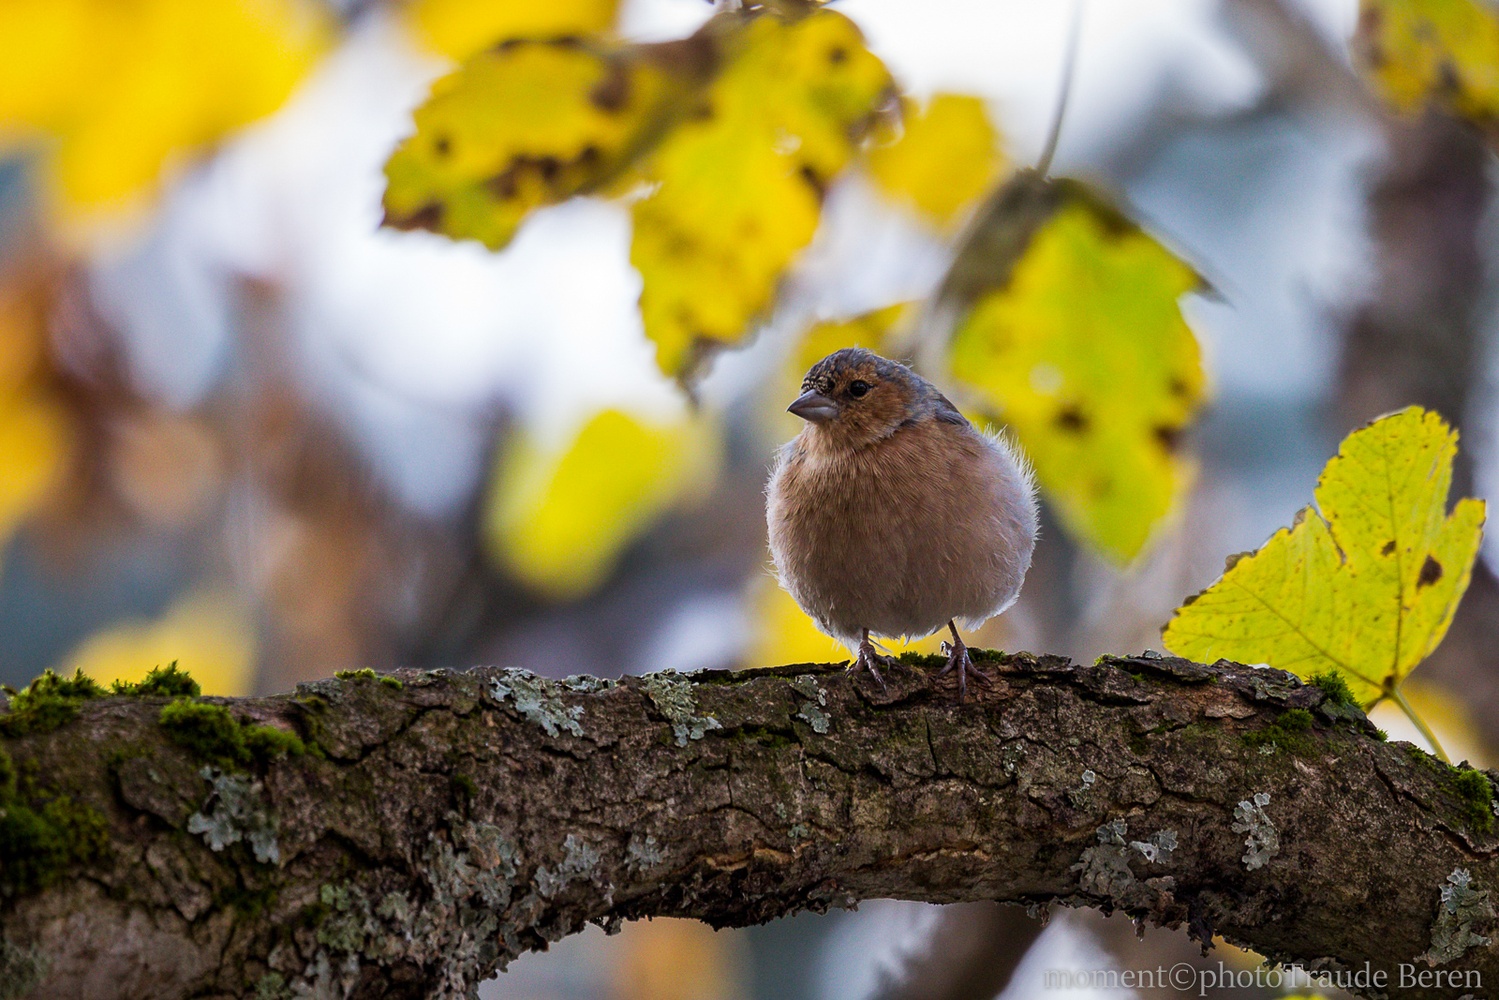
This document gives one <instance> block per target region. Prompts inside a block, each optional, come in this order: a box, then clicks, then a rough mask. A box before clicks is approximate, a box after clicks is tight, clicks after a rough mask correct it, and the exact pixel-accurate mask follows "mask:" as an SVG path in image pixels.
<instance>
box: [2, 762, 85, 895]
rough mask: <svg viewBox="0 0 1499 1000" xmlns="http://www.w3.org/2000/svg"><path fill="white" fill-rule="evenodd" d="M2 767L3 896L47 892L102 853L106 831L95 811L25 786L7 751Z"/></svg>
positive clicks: (70, 800)
mask: <svg viewBox="0 0 1499 1000" xmlns="http://www.w3.org/2000/svg"><path fill="white" fill-rule="evenodd" d="M0 765H3V769H4V771H5V773H6V775H8V778H7V779H6V780H5V781H4V783H3V786H0V894H3V895H6V896H14V895H17V894H21V893H28V892H35V891H36V890H38V889H45V888H46V887H47V886H49V885H51V884H52V883H54V882H56V881H57V880H58V878H60V877H61V876H62V875H63V874H64V873H65V872H66V871H67V870H68V869H69V868H71V867H72V866H73V865H75V864H81V863H83V862H87V861H91V860H93V859H94V858H96V857H98V856H99V855H100V854H101V853H103V851H104V849H105V846H106V845H107V843H108V839H109V838H108V825H107V823H106V822H105V819H104V817H103V816H102V815H101V814H100V813H99V812H98V811H97V810H95V809H92V808H90V807H89V806H86V805H83V804H81V803H79V802H75V801H74V800H73V799H71V798H69V797H68V796H66V795H57V794H51V793H47V792H43V791H39V790H38V789H36V788H35V787H34V786H33V785H32V782H30V781H29V780H21V779H20V778H19V776H18V774H17V770H16V768H15V766H14V764H12V762H11V759H10V756H9V754H6V753H5V751H4V750H0Z"/></svg>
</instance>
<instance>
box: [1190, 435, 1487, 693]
mask: <svg viewBox="0 0 1499 1000" xmlns="http://www.w3.org/2000/svg"><path fill="white" fill-rule="evenodd" d="M1456 451H1457V433H1456V432H1455V431H1453V430H1452V429H1451V428H1449V427H1448V426H1447V424H1446V422H1445V421H1443V420H1442V418H1441V417H1440V416H1439V415H1437V414H1436V413H1432V412H1429V411H1426V410H1423V409H1421V408H1420V407H1416V406H1412V407H1409V408H1407V409H1405V410H1401V411H1400V412H1398V413H1394V414H1390V415H1389V416H1386V417H1381V418H1380V419H1379V420H1376V421H1374V422H1373V423H1371V424H1369V425H1368V426H1366V427H1363V428H1361V429H1360V430H1357V431H1354V432H1353V433H1352V434H1350V435H1349V436H1348V437H1347V438H1345V439H1344V441H1343V443H1342V445H1341V447H1340V448H1339V449H1338V454H1337V456H1336V457H1335V458H1333V459H1332V460H1331V461H1329V462H1328V463H1327V467H1326V468H1325V469H1323V471H1322V476H1321V478H1320V479H1319V480H1318V482H1317V490H1316V494H1315V496H1316V502H1317V508H1316V509H1313V508H1311V507H1307V508H1305V509H1303V510H1302V511H1301V512H1300V513H1299V514H1298V515H1297V516H1296V521H1295V523H1294V524H1293V525H1292V526H1291V527H1290V528H1288V529H1287V528H1282V529H1281V530H1280V531H1277V532H1276V533H1275V534H1274V535H1272V536H1271V537H1270V540H1269V541H1268V542H1266V543H1265V544H1264V546H1262V547H1261V548H1260V549H1259V551H1257V552H1255V553H1253V554H1250V555H1245V556H1242V557H1239V558H1237V559H1235V560H1230V564H1229V566H1228V568H1227V569H1226V570H1225V572H1224V574H1223V576H1222V577H1221V578H1220V579H1219V580H1218V581H1217V582H1216V583H1214V584H1213V585H1212V586H1211V587H1209V588H1208V589H1207V590H1204V591H1203V592H1202V593H1200V594H1198V595H1197V596H1196V597H1195V598H1193V599H1191V600H1189V601H1188V602H1187V603H1186V604H1185V605H1183V606H1182V607H1181V608H1180V609H1179V610H1178V611H1177V612H1176V616H1175V617H1174V618H1172V620H1171V622H1170V624H1169V625H1167V626H1166V629H1165V633H1164V639H1165V643H1166V647H1167V648H1168V649H1170V650H1171V651H1172V652H1173V653H1176V654H1178V655H1180V656H1186V657H1190V658H1192V659H1196V660H1201V661H1204V662H1208V661H1212V660H1215V659H1218V658H1220V657H1221V658H1225V659H1231V660H1238V661H1240V662H1244V663H1268V664H1270V665H1271V666H1272V667H1279V668H1281V669H1283V670H1289V671H1292V672H1293V673H1296V674H1298V675H1300V676H1302V677H1307V678H1310V677H1313V676H1314V675H1316V674H1318V673H1320V672H1323V671H1327V670H1330V669H1331V670H1336V671H1338V672H1339V673H1340V674H1341V675H1342V676H1343V678H1344V679H1345V680H1346V681H1347V682H1348V685H1349V687H1350V688H1351V689H1352V691H1353V694H1354V696H1355V697H1357V698H1358V699H1359V700H1360V701H1361V702H1362V703H1364V704H1365V705H1372V704H1373V703H1374V702H1376V701H1378V700H1380V699H1381V698H1383V697H1386V696H1394V697H1396V698H1397V700H1399V697H1398V692H1397V687H1398V685H1399V684H1400V682H1401V681H1403V680H1404V679H1405V677H1406V676H1407V675H1408V674H1409V673H1410V672H1411V671H1412V670H1413V669H1415V667H1416V666H1417V665H1418V664H1419V663H1420V662H1421V661H1422V660H1423V659H1425V658H1426V657H1427V656H1428V655H1430V653H1431V652H1432V650H1434V649H1436V647H1437V644H1438V643H1440V642H1441V641H1442V637H1443V636H1444V635H1446V633H1447V627H1448V626H1449V625H1450V624H1451V622H1452V616H1453V614H1454V613H1455V612H1456V610H1457V605H1458V602H1459V601H1460V600H1461V599H1462V595H1463V592H1464V591H1465V590H1467V587H1468V580H1469V577H1470V574H1471V573H1472V569H1473V560H1474V559H1475V557H1476V556H1477V554H1478V546H1479V542H1480V541H1481V540H1482V537H1483V521H1484V503H1483V501H1481V500H1473V499H1465V500H1462V501H1459V503H1458V504H1457V506H1456V508H1455V509H1454V510H1453V511H1452V513H1451V514H1450V515H1449V514H1448V513H1447V510H1446V508H1447V491H1448V488H1449V486H1450V485H1451V482H1452V458H1453V455H1454V454H1456Z"/></svg>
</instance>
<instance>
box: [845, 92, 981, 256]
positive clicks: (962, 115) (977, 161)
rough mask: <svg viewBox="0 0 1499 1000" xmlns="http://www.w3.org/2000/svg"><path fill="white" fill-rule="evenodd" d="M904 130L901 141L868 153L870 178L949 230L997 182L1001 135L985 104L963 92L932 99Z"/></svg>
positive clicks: (908, 118)
mask: <svg viewBox="0 0 1499 1000" xmlns="http://www.w3.org/2000/svg"><path fill="white" fill-rule="evenodd" d="M904 126H905V131H904V132H903V134H902V135H901V137H900V138H899V139H897V140H896V141H895V142H893V143H890V144H889V145H885V146H877V147H876V148H875V149H874V150H873V151H872V152H871V153H870V154H869V161H868V167H869V175H870V177H872V178H873V179H874V181H875V183H876V184H878V185H879V186H880V188H881V190H883V191H884V192H885V193H886V194H888V195H890V196H891V197H892V198H894V199H896V200H897V201H901V202H904V203H906V204H910V205H912V206H914V207H915V208H916V209H917V210H918V211H920V212H922V213H923V214H925V215H926V216H928V217H929V218H930V219H931V220H932V221H933V222H935V223H936V224H937V225H939V226H943V227H946V226H950V225H952V224H953V223H955V222H957V221H958V220H959V219H960V218H961V216H962V215H963V210H964V209H966V208H968V207H969V206H970V205H971V204H972V203H973V202H975V201H976V200H978V198H979V196H981V195H982V194H983V193H984V192H985V191H987V190H988V189H989V188H990V187H991V186H992V185H993V184H994V182H995V181H996V180H998V178H999V175H1000V171H1001V169H1002V168H1003V167H1004V162H1005V161H1004V157H1003V156H1002V155H1001V153H1000V151H999V133H998V132H997V131H996V130H995V128H994V126H993V125H992V124H991V123H990V121H989V116H988V114H987V113H986V112H985V111H984V102H983V101H982V100H981V99H979V98H977V97H972V96H969V95H966V94H936V95H934V96H933V97H932V99H931V101H930V102H929V103H928V104H927V105H926V106H925V107H924V108H920V109H919V110H914V111H912V112H910V113H907V114H906V116H905V118H904Z"/></svg>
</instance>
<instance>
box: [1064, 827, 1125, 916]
mask: <svg viewBox="0 0 1499 1000" xmlns="http://www.w3.org/2000/svg"><path fill="white" fill-rule="evenodd" d="M1128 832H1129V825H1128V824H1127V823H1125V821H1124V820H1122V819H1116V820H1114V821H1113V822H1112V823H1105V824H1104V825H1103V826H1100V827H1099V828H1098V846H1097V847H1090V848H1088V849H1087V850H1085V851H1083V856H1082V857H1081V858H1080V859H1079V860H1078V863H1077V864H1075V865H1073V866H1072V870H1073V871H1075V872H1081V873H1082V874H1081V875H1079V876H1078V884H1079V885H1080V886H1081V887H1082V889H1083V891H1084V892H1088V893H1092V894H1093V895H1095V896H1107V897H1110V898H1118V897H1120V896H1123V895H1124V894H1125V893H1126V892H1128V890H1129V889H1130V888H1131V887H1132V886H1133V885H1134V882H1135V873H1134V872H1132V871H1130V870H1129V845H1128V844H1127V843H1125V840H1124V835H1125V834H1126V833H1128Z"/></svg>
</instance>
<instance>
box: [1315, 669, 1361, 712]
mask: <svg viewBox="0 0 1499 1000" xmlns="http://www.w3.org/2000/svg"><path fill="white" fill-rule="evenodd" d="M1311 683H1312V686H1313V687H1319V688H1321V689H1322V693H1323V694H1325V695H1327V699H1328V701H1331V702H1332V703H1333V704H1335V705H1344V706H1348V707H1351V708H1357V707H1359V703H1358V699H1356V698H1354V697H1353V691H1352V690H1350V689H1349V687H1348V682H1347V681H1346V680H1344V679H1343V675H1342V674H1340V673H1338V672H1337V671H1336V670H1324V671H1323V672H1322V673H1320V674H1313V675H1312V680H1311Z"/></svg>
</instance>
